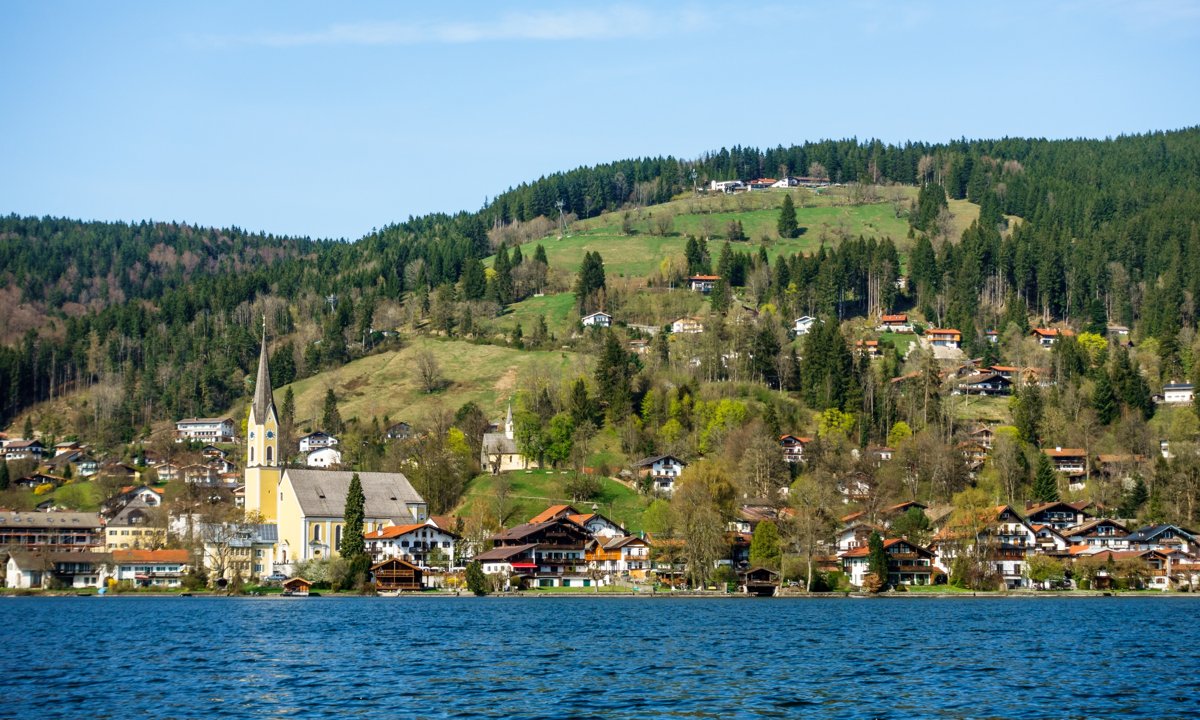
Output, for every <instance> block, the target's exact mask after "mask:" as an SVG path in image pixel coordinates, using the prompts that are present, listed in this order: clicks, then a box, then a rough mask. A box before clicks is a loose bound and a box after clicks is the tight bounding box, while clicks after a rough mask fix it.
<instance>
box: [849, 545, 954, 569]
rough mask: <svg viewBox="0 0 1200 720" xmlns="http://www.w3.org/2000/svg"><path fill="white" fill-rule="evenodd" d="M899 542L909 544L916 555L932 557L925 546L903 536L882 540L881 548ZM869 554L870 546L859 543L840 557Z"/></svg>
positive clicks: (865, 555) (886, 547) (885, 548)
mask: <svg viewBox="0 0 1200 720" xmlns="http://www.w3.org/2000/svg"><path fill="white" fill-rule="evenodd" d="M900 543H904V544H905V545H907V546H909V547H910V548H912V549H913V550H915V551H916V553H917V554H918V555H925V556H928V557H933V553H932V552H930V551H929V550H926V549H925V548H923V547H921V546H920V545H918V544H916V543H915V542H910V541H909V540H905V539H904V538H892V539H891V540H884V541H883V549H884V550H887V549H888V548H891V547H894V546H896V545H898V544H900ZM870 554H871V548H870V547H868V546H866V545H860V546H859V547H856V548H851V549H849V550H847V551H846V552H844V553H842V557H844V558H848V557H867V556H868V555H870ZM930 570H933V568H930Z"/></svg>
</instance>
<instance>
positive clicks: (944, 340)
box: [925, 328, 962, 348]
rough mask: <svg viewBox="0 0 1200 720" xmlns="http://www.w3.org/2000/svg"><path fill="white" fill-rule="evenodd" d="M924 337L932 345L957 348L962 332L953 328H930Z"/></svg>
mask: <svg viewBox="0 0 1200 720" xmlns="http://www.w3.org/2000/svg"><path fill="white" fill-rule="evenodd" d="M925 339H926V340H927V341H928V342H929V344H930V345H933V346H934V347H945V348H957V347H958V346H959V344H960V343H961V342H962V333H961V332H959V331H958V330H955V329H953V328H930V329H928V330H926V331H925Z"/></svg>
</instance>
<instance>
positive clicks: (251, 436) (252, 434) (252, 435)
mask: <svg viewBox="0 0 1200 720" xmlns="http://www.w3.org/2000/svg"><path fill="white" fill-rule="evenodd" d="M250 439H251V440H253V439H254V431H253V430H251V431H250Z"/></svg>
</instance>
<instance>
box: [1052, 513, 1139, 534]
mask: <svg viewBox="0 0 1200 720" xmlns="http://www.w3.org/2000/svg"><path fill="white" fill-rule="evenodd" d="M1105 524H1107V525H1114V526H1116V527H1117V529H1119V530H1120V531H1121V532H1122V533H1128V532H1129V531H1128V530H1126V529H1125V526H1124V525H1122V524H1121V523H1119V522H1117V521H1116V520H1113V519H1112V518H1093V519H1091V520H1088V521H1087V522H1083V523H1080V524H1078V525H1073V526H1071V527H1069V528H1064V529H1063V530H1062V536H1063V537H1077V536H1080V535H1087V534H1088V533H1090V532H1091V531H1092V530H1095V529H1096V528H1097V527H1099V526H1101V525H1105ZM1113 537H1122V536H1121V535H1114V536H1113Z"/></svg>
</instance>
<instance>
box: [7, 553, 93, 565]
mask: <svg viewBox="0 0 1200 720" xmlns="http://www.w3.org/2000/svg"><path fill="white" fill-rule="evenodd" d="M8 556H9V558H10V559H12V560H14V561H15V562H16V563H17V567H22V568H33V567H43V568H44V567H47V566H48V565H51V564H53V563H59V562H61V563H105V564H107V563H110V562H112V554H111V553H101V552H92V551H90V550H83V551H80V550H54V551H50V552H46V551H42V550H11V551H9V553H8Z"/></svg>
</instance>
